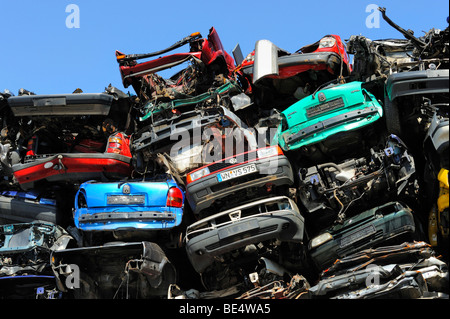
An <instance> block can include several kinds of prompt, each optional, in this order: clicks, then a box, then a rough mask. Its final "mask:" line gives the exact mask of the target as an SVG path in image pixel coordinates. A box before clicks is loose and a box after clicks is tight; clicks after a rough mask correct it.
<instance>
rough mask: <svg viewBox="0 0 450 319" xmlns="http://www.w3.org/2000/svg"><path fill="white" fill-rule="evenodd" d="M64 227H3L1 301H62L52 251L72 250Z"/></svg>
mask: <svg viewBox="0 0 450 319" xmlns="http://www.w3.org/2000/svg"><path fill="white" fill-rule="evenodd" d="M74 245H75V242H74V241H73V238H72V236H70V235H69V233H68V232H66V231H65V230H64V229H63V228H61V227H60V226H57V225H55V224H52V223H43V222H38V221H35V222H32V223H16V224H4V225H1V226H0V296H1V298H2V299H59V298H62V296H61V292H60V291H59V290H58V288H57V286H56V280H55V276H54V275H53V271H52V268H51V261H50V257H51V252H53V251H58V250H64V249H66V248H70V247H73V246H74Z"/></svg>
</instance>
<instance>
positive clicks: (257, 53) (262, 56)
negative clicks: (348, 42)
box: [238, 34, 351, 110]
mask: <svg viewBox="0 0 450 319" xmlns="http://www.w3.org/2000/svg"><path fill="white" fill-rule="evenodd" d="M238 69H240V70H242V72H243V73H244V75H246V76H247V77H248V78H249V82H250V83H252V95H253V98H254V100H255V103H256V104H258V106H259V107H261V108H268V107H270V108H272V107H275V108H278V109H280V110H283V109H284V108H286V106H288V105H290V104H292V103H294V102H296V101H297V100H300V99H302V98H303V97H305V96H307V95H310V94H311V93H313V92H314V91H315V90H316V89H317V88H318V87H319V86H320V85H322V84H324V83H327V82H329V81H332V80H335V79H337V78H339V79H342V78H343V77H345V76H348V75H349V74H350V72H351V65H350V62H349V59H348V56H347V52H346V49H345V46H344V44H343V43H342V40H341V38H340V36H338V35H334V34H330V35H326V36H324V37H322V38H321V39H320V40H319V41H317V42H315V43H313V44H310V45H307V46H304V47H302V48H300V49H299V50H297V51H296V52H294V53H289V52H287V51H286V50H283V49H281V48H279V47H277V46H276V45H275V44H273V43H272V42H271V41H269V40H259V41H257V42H256V44H255V50H254V51H253V52H251V53H250V54H248V55H247V57H246V58H245V59H244V60H243V61H242V62H239V66H238Z"/></svg>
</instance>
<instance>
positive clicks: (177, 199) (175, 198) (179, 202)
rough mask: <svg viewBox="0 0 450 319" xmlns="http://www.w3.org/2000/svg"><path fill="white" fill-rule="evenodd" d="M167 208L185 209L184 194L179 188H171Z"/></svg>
mask: <svg viewBox="0 0 450 319" xmlns="http://www.w3.org/2000/svg"><path fill="white" fill-rule="evenodd" d="M166 205H167V206H170V207H177V208H181V207H183V193H182V192H181V190H180V189H179V188H177V187H171V188H169V192H168V193H167V203H166Z"/></svg>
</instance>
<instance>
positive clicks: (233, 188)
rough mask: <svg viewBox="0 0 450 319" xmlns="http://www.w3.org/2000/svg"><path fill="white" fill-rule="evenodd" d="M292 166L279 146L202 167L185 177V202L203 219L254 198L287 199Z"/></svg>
mask: <svg viewBox="0 0 450 319" xmlns="http://www.w3.org/2000/svg"><path fill="white" fill-rule="evenodd" d="M293 183H294V175H293V171H292V166H291V164H290V162H289V160H288V158H287V157H286V156H285V155H284V153H283V151H282V150H281V148H280V147H279V146H268V147H261V148H257V149H255V150H251V151H248V152H243V153H240V152H236V154H235V155H232V156H229V157H226V158H224V159H222V160H218V161H215V162H213V163H211V164H207V165H204V166H202V167H200V168H198V169H195V170H192V171H191V172H189V173H188V174H187V175H186V198H187V200H188V203H189V205H190V207H191V209H192V211H193V213H194V214H195V215H196V216H200V217H204V216H207V215H210V214H212V213H214V212H217V211H219V210H224V209H228V208H232V207H233V206H237V205H239V203H245V202H247V201H252V200H254V199H257V198H262V197H267V196H275V195H289V186H291V185H292V184H293Z"/></svg>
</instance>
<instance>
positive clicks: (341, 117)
mask: <svg viewBox="0 0 450 319" xmlns="http://www.w3.org/2000/svg"><path fill="white" fill-rule="evenodd" d="M382 116H383V107H382V105H381V104H380V103H379V101H377V99H376V98H375V96H374V95H372V94H371V93H370V92H369V91H367V90H366V89H365V88H364V87H363V83H362V82H358V81H354V82H349V83H345V84H337V85H332V86H331V87H325V88H323V89H320V90H317V91H316V92H314V93H313V94H311V95H309V96H307V97H305V98H303V99H301V100H300V101H298V102H296V103H294V104H292V105H291V106H289V107H288V108H287V109H286V110H284V111H282V112H281V123H280V124H279V125H278V134H277V136H276V140H277V141H276V142H277V143H278V144H279V145H280V146H281V148H282V149H283V150H285V151H290V152H292V151H296V152H298V153H299V155H298V156H300V157H302V158H304V159H305V160H309V161H311V162H315V163H318V162H325V161H327V160H330V159H336V158H339V157H341V156H349V155H350V154H355V152H360V151H361V150H363V149H364V148H367V147H370V146H372V145H376V144H377V143H378V140H379V133H378V132H380V131H383V126H382V125H383V123H381V124H379V123H380V122H381V121H378V120H379V119H380V118H382ZM341 158H342V157H341Z"/></svg>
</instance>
